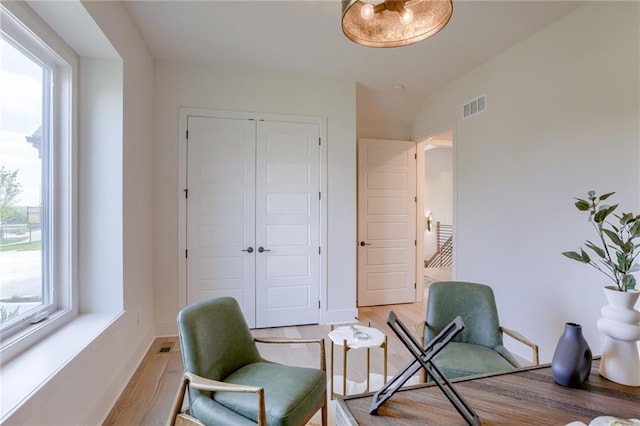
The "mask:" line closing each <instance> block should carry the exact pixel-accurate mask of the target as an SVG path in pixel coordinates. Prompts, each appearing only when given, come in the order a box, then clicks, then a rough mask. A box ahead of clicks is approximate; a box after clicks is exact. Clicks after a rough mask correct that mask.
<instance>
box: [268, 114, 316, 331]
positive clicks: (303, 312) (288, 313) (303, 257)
mask: <svg viewBox="0 0 640 426" xmlns="http://www.w3.org/2000/svg"><path fill="white" fill-rule="evenodd" d="M318 140H319V129H318V126H317V125H316V124H309V123H289V122H273V121H268V122H258V128H257V155H256V159H257V161H256V246H257V247H258V253H257V254H256V316H257V323H256V324H257V326H258V327H275V326H282V325H290V324H315V323H318V320H319V307H318V300H319V297H318V296H319V294H318V293H319V267H320V263H319V260H320V254H319V246H320V238H319V235H320V229H319V223H320V216H319V215H320V200H319V194H320V148H319V144H318ZM260 247H262V248H263V249H264V251H262V252H261V251H260V250H259V249H260Z"/></svg>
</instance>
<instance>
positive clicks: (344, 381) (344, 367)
mask: <svg viewBox="0 0 640 426" xmlns="http://www.w3.org/2000/svg"><path fill="white" fill-rule="evenodd" d="M348 350H349V348H348V347H347V341H346V340H345V341H344V342H343V343H342V396H345V395H346V394H347V351H348Z"/></svg>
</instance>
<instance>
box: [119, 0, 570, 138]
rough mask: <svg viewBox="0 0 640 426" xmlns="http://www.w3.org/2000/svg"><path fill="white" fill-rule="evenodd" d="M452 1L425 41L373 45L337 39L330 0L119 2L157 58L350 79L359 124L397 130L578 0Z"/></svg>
mask: <svg viewBox="0 0 640 426" xmlns="http://www.w3.org/2000/svg"><path fill="white" fill-rule="evenodd" d="M453 4H454V6H453V16H452V18H451V20H450V22H449V24H448V25H447V26H446V27H445V28H444V29H443V30H442V31H441V32H440V33H438V34H436V35H435V36H433V37H432V38H430V39H427V40H425V41H422V42H420V43H417V44H414V45H411V46H405V47H399V48H388V49H379V48H369V47H363V46H359V45H356V44H354V43H353V42H351V41H349V40H348V39H347V38H346V37H344V35H343V34H342V29H341V27H340V15H341V4H340V2H339V1H337V0H321V1H311V0H299V1H270V0H258V1H243V0H233V1H231V0H229V1H217V0H210V1H184V0H183V1H125V2H124V5H125V7H126V8H127V10H128V12H129V14H130V15H131V17H132V19H133V20H134V22H135V23H136V25H137V26H138V28H139V30H140V33H141V34H142V37H143V38H144V40H145V41H146V43H147V46H148V47H149V49H150V51H151V54H152V55H153V57H154V58H156V59H161V60H169V61H180V62H188V63H197V64H216V65H225V66H231V67H242V68H250V69H254V70H269V71H284V72H288V73H296V74H302V75H308V76H315V77H321V78H330V79H339V80H348V81H356V82H358V83H359V84H358V121H359V123H360V122H366V121H371V122H383V123H389V124H392V125H394V124H395V125H401V126H402V125H409V124H410V123H411V122H412V121H413V118H414V117H415V113H416V110H417V107H418V106H419V103H420V99H421V98H422V97H424V96H426V95H428V94H430V93H431V92H433V91H434V90H436V89H438V88H440V87H443V86H445V85H447V84H448V83H450V82H452V81H453V80H455V79H456V78H458V77H460V76H462V75H464V74H465V73H467V72H468V71H470V70H472V69H473V68H475V67H476V66H478V65H480V64H482V63H484V62H486V61H487V60H488V59H490V58H491V57H493V56H495V55H496V54H498V53H500V52H501V51H503V50H505V49H507V48H509V47H511V46H513V45H514V44H516V43H518V42H519V41H521V40H523V39H524V38H526V37H527V36H528V35H530V34H532V33H534V32H536V31H538V30H539V29H541V28H543V27H545V26H547V25H549V24H550V23H551V22H553V21H555V20H557V19H558V18H560V17H561V16H563V15H565V14H566V13H568V12H570V11H571V10H573V9H575V8H576V7H578V6H579V5H580V4H581V2H577V1H560V0H554V1H520V0H516V1H478V0H467V1H455V0H454V3H453ZM396 84H402V85H403V86H404V90H393V89H392V86H393V85H396ZM369 136H373V135H369Z"/></svg>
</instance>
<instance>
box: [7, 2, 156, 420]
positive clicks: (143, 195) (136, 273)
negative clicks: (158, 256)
mask: <svg viewBox="0 0 640 426" xmlns="http://www.w3.org/2000/svg"><path fill="white" fill-rule="evenodd" d="M82 6H84V8H83V7H82ZM85 8H86V9H85ZM38 10H39V13H41V14H42V16H43V18H44V20H45V21H47V22H48V23H49V25H50V26H52V27H53V28H54V29H55V30H56V31H57V32H58V34H60V35H61V36H62V37H63V38H64V39H65V41H66V42H67V43H68V44H69V45H71V46H72V47H73V48H74V49H75V50H76V52H78V53H79V56H80V67H81V70H80V78H81V80H82V81H81V82H80V89H81V90H83V93H82V94H80V98H79V101H80V108H79V109H80V112H79V121H80V122H79V136H80V138H79V142H78V145H79V147H78V158H79V159H80V164H79V177H80V178H81V179H82V180H81V181H80V184H79V185H80V191H79V200H78V209H79V221H80V226H79V237H78V248H77V249H78V251H79V252H80V253H81V257H80V259H81V264H80V265H79V268H78V269H79V277H80V279H79V283H78V286H79V294H80V312H81V313H82V314H83V315H80V317H79V318H78V320H74V321H72V322H71V323H70V324H69V325H68V326H67V327H64V328H63V329H62V330H61V331H60V332H58V333H56V334H54V335H52V336H51V337H49V338H48V339H46V341H45V343H47V342H48V343H47V344H48V345H49V346H48V347H49V349H51V348H53V350H49V351H47V352H46V353H43V354H39V353H38V351H39V349H38V346H36V347H34V348H32V349H30V350H29V353H28V354H27V355H29V356H32V357H33V358H35V359H36V360H37V362H36V364H32V365H31V366H30V369H31V370H32V371H39V372H40V371H46V368H51V371H50V373H49V375H48V376H47V377H46V380H45V381H44V382H43V383H41V384H40V385H39V386H38V387H37V388H35V389H33V392H32V393H30V394H29V395H28V399H26V400H24V401H23V402H22V404H21V405H20V406H19V407H17V408H16V409H15V410H14V411H13V412H12V413H11V415H10V416H8V417H7V418H5V419H3V423H4V424H7V425H8V424H29V425H36V424H38V425H40V424H42V425H44V424H60V425H72V424H101V423H102V422H103V420H104V419H105V417H106V416H107V414H108V413H109V411H110V409H111V407H112V406H113V404H114V403H115V401H116V399H117V398H118V397H119V395H120V393H121V391H122V389H123V388H124V386H125V385H126V383H127V382H128V380H129V379H130V377H131V375H132V374H133V372H134V371H135V369H136V367H137V365H138V363H139V361H140V360H141V359H142V357H143V356H144V354H145V353H146V351H147V349H148V347H149V345H150V343H151V341H152V339H153V337H154V335H155V330H154V323H153V320H152V319H153V316H152V312H153V306H152V303H153V296H152V295H153V269H152V242H153V237H152V226H151V220H150V217H151V215H152V207H153V206H152V203H151V196H152V185H151V178H152V164H151V159H152V149H151V148H152V145H151V110H152V80H153V62H152V59H151V56H150V55H149V53H148V51H147V49H146V47H145V45H144V43H143V41H142V39H141V37H140V36H139V34H138V33H137V30H136V28H135V26H134V25H133V23H132V22H131V20H130V18H129V16H128V15H127V13H126V11H125V9H124V7H123V6H122V4H121V3H119V2H87V3H85V4H84V5H81V4H80V3H79V2H78V1H68V2H60V3H56V4H55V5H52V7H51V8H49V5H47V4H45V5H41V7H40V8H38ZM87 11H88V13H87ZM96 24H97V26H99V27H100V29H101V30H102V32H104V35H105V36H106V38H107V39H108V41H109V42H110V44H111V45H112V46H113V48H115V51H116V52H117V55H116V56H119V58H113V57H108V58H106V59H105V58H103V57H102V56H101V55H102V53H103V51H102V50H101V49H99V48H96V49H95V50H92V49H91V46H92V44H91V41H90V40H89V38H91V37H89V33H88V32H83V31H80V29H87V28H89V29H91V30H92V31H93V30H94V29H96ZM70 28H76V29H77V31H70V30H69V29H70ZM96 30H97V29H96ZM97 31H98V33H99V30H97ZM95 34H97V33H93V35H95ZM107 50H109V49H107ZM87 53H88V55H87ZM92 54H93V55H95V56H91V55H92ZM89 91H90V93H89ZM104 145H108V146H104ZM100 243H103V244H102V251H101V250H100V247H99V246H100ZM105 271H106V273H105ZM123 308H124V311H123ZM105 311H108V314H105ZM104 318H108V319H107V320H106V322H105V320H104ZM97 323H100V324H103V325H102V326H101V327H100V328H96V327H95V325H96V324H97ZM85 338H86V339H87V342H86V343H85V342H82V339H85ZM67 345H68V346H71V347H72V348H71V349H70V350H69V351H68V352H69V356H68V357H67V358H63V359H62V362H61V364H60V365H56V364H54V363H53V361H52V359H53V358H56V357H61V356H62V355H60V353H62V352H63V351H64V350H65V347H64V346H67ZM76 347H77V349H76ZM59 352H60V353H59ZM19 358H20V357H18V358H17V359H16V360H14V361H13V362H12V363H13V364H14V365H15V363H16V362H19ZM35 367H38V368H35ZM26 373H27V377H28V376H29V374H31V371H26ZM3 374H4V371H3ZM21 380H22V379H21ZM12 385H13V386H17V385H16V383H15V382H14V383H12Z"/></svg>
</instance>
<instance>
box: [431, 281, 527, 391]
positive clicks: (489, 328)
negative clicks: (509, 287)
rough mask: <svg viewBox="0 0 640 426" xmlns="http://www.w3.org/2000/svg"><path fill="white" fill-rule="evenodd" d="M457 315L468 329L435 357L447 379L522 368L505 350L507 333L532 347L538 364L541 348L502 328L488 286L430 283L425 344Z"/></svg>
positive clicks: (467, 283) (453, 282) (447, 282)
mask: <svg viewBox="0 0 640 426" xmlns="http://www.w3.org/2000/svg"><path fill="white" fill-rule="evenodd" d="M457 315H460V316H461V317H462V319H463V321H464V325H465V328H464V330H462V332H460V334H458V335H457V336H456V337H455V338H454V339H453V341H451V342H450V343H449V344H448V345H447V346H446V347H445V348H444V349H442V351H441V352H440V353H439V354H438V355H436V357H435V364H436V365H437V366H438V368H439V369H440V370H441V371H442V373H443V374H444V375H445V376H447V378H449V379H453V378H456V377H464V376H471V375H475V374H484V373H493V372H497V371H505V370H511V369H514V368H518V367H520V364H519V363H518V361H517V360H516V359H515V358H514V356H513V355H512V354H511V353H510V352H509V351H508V350H507V349H506V348H505V347H504V345H503V340H502V336H503V333H504V334H506V335H508V336H510V337H512V338H513V339H515V340H517V341H519V342H521V343H523V344H525V345H527V346H529V347H530V348H531V350H532V352H533V354H532V360H531V362H532V364H533V365H538V363H539V360H538V346H537V345H536V344H535V343H533V342H531V341H529V340H527V339H526V338H524V337H523V336H521V335H520V334H518V333H516V332H515V331H513V330H510V329H507V328H506V327H501V326H500V323H499V320H498V310H497V308H496V302H495V298H494V296H493V290H491V287H489V286H487V285H484V284H476V283H469V282H460V281H440V282H435V283H432V284H430V285H429V294H428V298H427V315H426V321H425V323H424V324H423V325H422V327H421V328H423V330H422V338H423V339H424V342H429V341H430V340H431V339H433V338H434V337H435V336H436V335H437V334H438V333H439V332H440V330H441V329H442V328H443V327H445V326H446V325H447V324H448V323H449V322H450V321H452V320H453V319H454V318H455V317H456V316H457ZM422 377H423V378H424V375H423V376H422Z"/></svg>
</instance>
